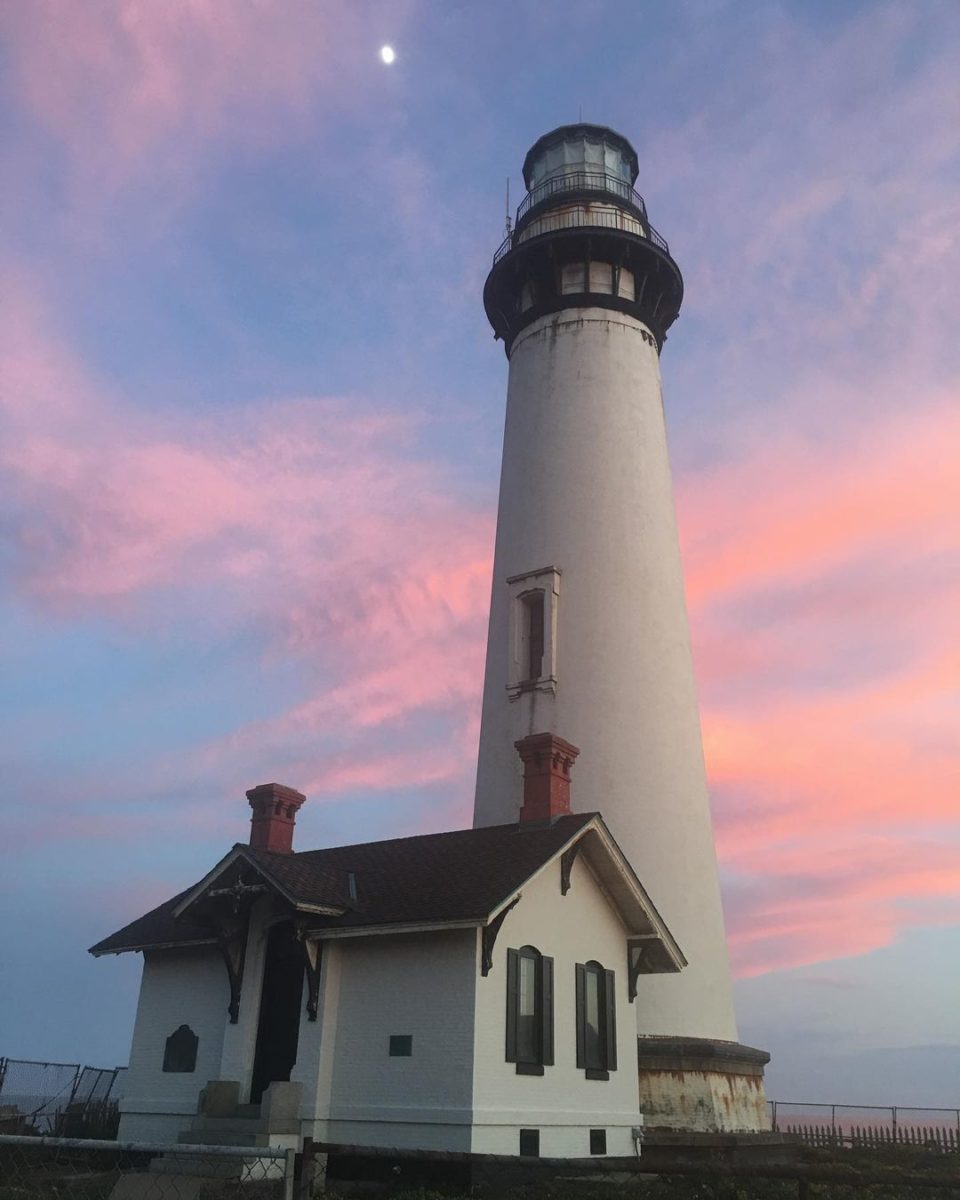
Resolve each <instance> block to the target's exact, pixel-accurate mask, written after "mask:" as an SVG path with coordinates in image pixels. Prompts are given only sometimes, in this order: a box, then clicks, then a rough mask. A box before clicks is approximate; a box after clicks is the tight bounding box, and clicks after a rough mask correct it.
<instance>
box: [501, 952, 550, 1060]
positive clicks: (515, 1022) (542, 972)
mask: <svg viewBox="0 0 960 1200" xmlns="http://www.w3.org/2000/svg"><path fill="white" fill-rule="evenodd" d="M506 1060H507V1062H512V1063H516V1064H517V1074H518V1075H542V1074H543V1068H544V1067H545V1066H546V1067H552V1066H553V959H552V958H547V957H546V955H543V954H541V953H540V951H539V950H538V949H537V948H536V946H521V947H520V949H519V950H508V951H507V1053H506Z"/></svg>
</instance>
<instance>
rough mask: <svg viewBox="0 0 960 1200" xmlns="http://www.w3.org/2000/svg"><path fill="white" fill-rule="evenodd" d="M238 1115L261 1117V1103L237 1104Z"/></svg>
mask: <svg viewBox="0 0 960 1200" xmlns="http://www.w3.org/2000/svg"><path fill="white" fill-rule="evenodd" d="M237 1116H238V1117H259V1116H260V1105H259V1104H238V1105H237Z"/></svg>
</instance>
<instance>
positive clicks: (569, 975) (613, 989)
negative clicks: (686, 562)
mask: <svg viewBox="0 0 960 1200" xmlns="http://www.w3.org/2000/svg"><path fill="white" fill-rule="evenodd" d="M517 746H518V750H519V751H520V754H521V757H522V758H523V760H524V770H525V778H524V802H523V808H522V810H521V813H520V820H519V822H518V823H516V824H512V825H499V826H490V827H487V828H480V829H465V830H458V831H456V832H453V833H436V834H427V835H425V836H422V837H409V838H398V839H393V840H390V841H383V842H368V843H364V844H362V845H357V846H339V847H335V848H330V849H324V850H308V851H300V852H297V853H294V852H293V848H292V844H293V825H294V819H295V815H296V812H297V810H298V808H299V807H300V805H301V804H302V803H303V800H304V797H303V796H302V795H301V794H300V793H299V792H296V791H294V790H293V789H291V788H287V787H282V786H280V785H279V784H264V785H262V786H260V787H256V788H253V789H252V790H251V791H250V792H248V793H247V796H248V798H249V800H250V805H251V807H252V809H253V817H252V822H251V834H250V844H249V845H236V846H234V847H233V849H232V850H231V851H230V852H229V853H228V854H227V855H226V856H225V857H224V858H223V859H221V861H220V862H219V863H217V865H216V866H215V867H214V868H213V869H212V870H211V871H210V873H209V874H208V875H207V876H206V877H205V878H204V879H202V880H201V881H200V882H199V883H198V884H196V886H194V887H192V888H189V889H188V890H187V891H185V892H182V893H181V894H180V895H178V896H175V897H174V898H173V899H171V900H168V901H167V902H166V903H165V904H161V905H160V907H159V908H156V909H154V910H153V911H152V912H150V913H147V914H146V915H145V916H142V917H140V918H139V919H138V920H136V921H134V922H133V923H132V924H130V925H127V926H126V927H125V928H124V929H121V930H120V931H119V932H117V933H114V934H112V935H111V936H110V937H108V938H106V939H104V941H102V942H100V943H98V944H97V945H96V946H94V947H93V948H92V950H91V953H93V954H95V955H101V954H120V953H124V952H126V951H134V950H139V951H141V952H142V953H143V957H144V968H143V982H142V985H141V990H140V1000H139V1005H138V1009H137V1018H136V1026H135V1029H134V1035H133V1046H132V1048H131V1052H130V1070H129V1074H128V1082H127V1093H126V1096H125V1098H124V1100H123V1103H122V1119H121V1125H120V1135H119V1136H120V1138H121V1139H123V1140H149V1141H173V1140H176V1139H177V1138H179V1139H180V1140H181V1141H184V1142H196V1141H206V1142H216V1141H218V1140H222V1141H225V1142H226V1141H232V1142H236V1143H238V1144H239V1143H242V1144H245V1145H255V1144H260V1145H263V1144H266V1143H267V1142H269V1143H271V1144H287V1145H293V1144H296V1143H297V1142H299V1140H300V1139H301V1138H302V1137H303V1136H305V1135H310V1136H312V1137H314V1138H316V1139H321V1140H323V1141H328V1142H337V1143H342V1144H351V1145H362V1146H392V1147H402V1148H419V1149H437V1150H459V1151H472V1152H474V1153H493V1154H540V1155H543V1156H549V1157H577V1158H579V1157H585V1156H587V1155H589V1154H608V1155H629V1154H632V1153H633V1152H634V1148H635V1146H634V1130H635V1129H636V1127H637V1125H638V1123H639V1112H638V1075H637V1041H636V1022H635V1021H634V1017H633V1009H632V1007H631V1003H632V1001H633V999H634V996H635V994H636V990H637V988H638V987H642V986H643V982H642V977H643V976H644V975H645V974H649V973H659V972H665V971H679V970H680V969H681V968H682V967H683V965H684V961H685V960H684V958H683V955H682V954H681V952H680V950H679V948H678V947H677V945H676V944H675V942H674V940H673V938H672V936H671V935H670V933H669V931H668V930H667V928H666V927H665V925H664V923H663V921H662V919H661V918H660V916H659V914H658V912H657V910H656V908H655V907H654V905H653V904H652V902H651V900H650V898H649V897H648V896H647V894H646V892H645V891H644V889H643V887H642V885H641V883H640V881H639V880H638V879H637V877H636V875H635V874H634V872H633V869H632V868H631V866H630V864H629V863H628V862H627V860H626V859H625V858H624V856H623V854H622V852H621V851H620V849H619V847H618V846H617V844H616V842H615V841H614V840H613V838H612V837H611V835H610V833H609V831H608V829H607V827H606V825H605V824H604V822H603V818H602V817H601V816H600V815H599V814H598V813H578V814H573V813H571V812H570V804H569V791H570V767H571V764H572V762H573V760H574V758H575V757H576V754H577V751H576V749H575V748H574V747H573V746H570V745H569V744H568V743H567V742H564V741H562V740H561V739H560V738H556V737H554V736H553V735H551V734H537V735H534V736H532V737H528V738H525V739H524V740H523V741H522V742H519V743H518V744H517Z"/></svg>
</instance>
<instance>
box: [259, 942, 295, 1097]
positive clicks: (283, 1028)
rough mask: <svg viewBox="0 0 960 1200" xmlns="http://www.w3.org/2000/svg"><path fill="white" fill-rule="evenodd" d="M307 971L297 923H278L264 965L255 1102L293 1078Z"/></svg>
mask: <svg viewBox="0 0 960 1200" xmlns="http://www.w3.org/2000/svg"><path fill="white" fill-rule="evenodd" d="M303 972H304V962H303V950H302V948H301V946H300V944H299V942H297V940H296V939H295V938H294V936H293V926H292V925H274V927H273V928H272V929H271V930H270V933H269V935H268V937H267V954H266V961H265V963H264V967H263V993H262V995H261V998H260V1021H259V1024H258V1026H257V1048H256V1052H255V1053H254V1058H253V1083H252V1085H251V1087H250V1103H251V1104H259V1103H260V1098H261V1097H262V1096H263V1093H264V1092H265V1091H266V1090H267V1087H268V1086H269V1085H270V1084H271V1083H274V1082H276V1081H278V1080H287V1079H289V1078H290V1072H291V1071H292V1070H293V1064H294V1063H295V1062H296V1061H297V1040H298V1038H299V1036H300V1009H301V1002H302V999H303Z"/></svg>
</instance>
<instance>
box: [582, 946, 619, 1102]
mask: <svg viewBox="0 0 960 1200" xmlns="http://www.w3.org/2000/svg"><path fill="white" fill-rule="evenodd" d="M576 982H577V1066H578V1067H581V1068H583V1070H584V1071H585V1072H586V1076H587V1079H609V1078H610V1072H611V1071H615V1070H616V1069H617V1015H616V986H615V977H614V973H613V971H605V970H604V968H603V967H602V966H601V965H600V964H599V963H598V962H588V963H577V975H576Z"/></svg>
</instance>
